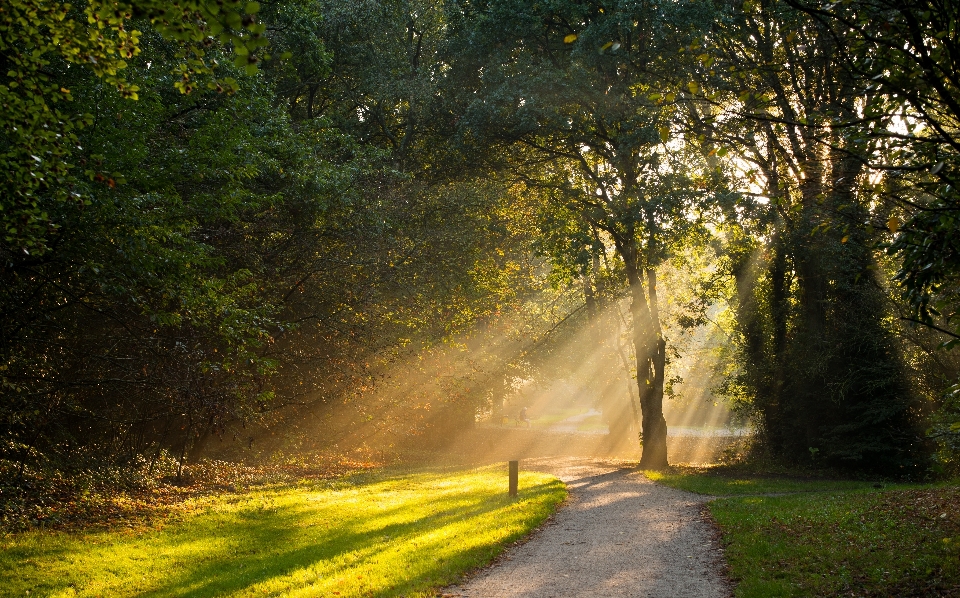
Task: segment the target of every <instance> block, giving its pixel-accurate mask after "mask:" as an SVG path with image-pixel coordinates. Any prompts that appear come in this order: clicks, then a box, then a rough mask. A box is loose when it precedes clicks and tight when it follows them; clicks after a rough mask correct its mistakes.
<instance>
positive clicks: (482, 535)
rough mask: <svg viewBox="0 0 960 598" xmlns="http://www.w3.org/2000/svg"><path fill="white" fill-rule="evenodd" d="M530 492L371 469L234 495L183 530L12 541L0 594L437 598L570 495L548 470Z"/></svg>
mask: <svg viewBox="0 0 960 598" xmlns="http://www.w3.org/2000/svg"><path fill="white" fill-rule="evenodd" d="M520 488H521V491H520V495H519V497H517V498H516V499H511V498H509V497H508V496H507V495H506V471H505V469H504V468H503V467H488V468H482V469H476V470H460V471H433V472H420V473H412V474H405V475H387V474H382V473H380V474H377V473H372V472H367V473H360V474H355V475H352V476H346V477H341V478H338V479H335V480H314V481H308V482H304V483H301V484H297V485H282V486H271V487H262V488H253V489H250V490H249V491H247V492H244V493H239V494H228V495H224V496H221V497H219V498H218V499H217V500H215V501H212V502H208V503H206V504H205V505H204V507H203V508H202V509H198V510H196V511H195V512H193V513H190V514H187V515H184V516H181V517H180V518H179V519H177V520H173V521H172V522H164V521H158V522H154V523H152V524H146V523H144V522H143V521H138V522H137V523H130V524H128V526H127V527H121V526H116V525H114V526H111V527H110V528H108V529H105V530H104V529H101V530H99V531H96V530H90V531H63V530H60V531H50V530H32V531H27V532H19V533H13V534H8V535H7V536H5V537H3V538H2V540H0V595H11V596H13V595H18V596H23V595H26V593H27V591H29V592H30V595H46V596H133V595H137V596H141V595H144V596H213V595H216V596H254V595H257V596H262V595H280V594H283V595H285V596H321V595H322V596H373V595H376V596H400V595H403V596H409V597H415V596H429V595H432V592H434V591H435V590H436V588H438V587H440V586H443V585H445V584H448V583H450V582H453V581H455V580H456V579H457V578H458V576H459V575H461V574H462V573H464V572H465V571H468V570H470V569H473V568H475V567H478V566H481V565H483V564H485V563H487V562H489V561H490V560H491V559H493V558H494V557H495V556H496V555H497V554H498V553H499V552H500V551H501V550H502V549H503V547H504V546H505V545H507V544H509V543H511V542H514V541H516V540H519V539H520V538H522V537H523V536H524V535H525V534H527V533H528V532H529V531H530V530H531V529H533V528H534V527H536V526H537V525H539V524H540V523H542V522H543V521H544V520H545V519H546V518H547V517H548V516H549V515H550V513H552V512H553V510H554V509H555V508H556V506H557V505H558V504H559V503H560V502H561V501H562V500H563V497H564V496H565V490H564V487H563V484H562V483H561V482H560V481H559V480H557V479H556V478H554V477H552V476H549V475H546V474H540V473H534V472H524V473H522V474H521V476H520ZM207 500H208V501H209V498H208V499H207Z"/></svg>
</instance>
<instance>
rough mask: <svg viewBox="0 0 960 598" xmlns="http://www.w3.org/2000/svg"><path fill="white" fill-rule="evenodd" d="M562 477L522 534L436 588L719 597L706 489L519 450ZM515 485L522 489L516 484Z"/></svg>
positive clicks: (530, 466)
mask: <svg viewBox="0 0 960 598" xmlns="http://www.w3.org/2000/svg"><path fill="white" fill-rule="evenodd" d="M520 467H521V469H527V470H538V471H547V472H549V473H552V474H554V475H556V476H557V477H559V478H560V479H561V480H563V481H564V482H565V483H566V484H567V489H568V490H569V492H570V497H569V499H568V501H567V502H566V503H565V504H564V505H563V507H562V508H561V509H560V510H559V511H558V512H557V513H556V514H555V515H554V516H553V517H552V518H551V519H550V520H549V521H548V523H547V524H545V525H544V526H543V527H541V528H540V529H539V530H537V531H536V532H535V533H534V534H533V535H532V536H531V537H530V539H529V541H527V542H525V543H523V544H521V545H519V546H516V547H514V548H512V549H510V550H509V551H507V552H506V553H504V554H503V555H502V557H501V558H500V559H498V560H497V562H495V563H494V564H493V565H491V566H490V567H487V568H486V569H483V570H481V571H479V572H478V573H477V574H476V575H474V576H473V577H472V578H471V579H469V580H467V581H465V582H464V583H462V584H459V585H456V586H451V587H448V588H446V589H445V590H444V593H443V595H444V596H451V597H452V596H462V597H464V598H467V597H469V598H513V597H524V598H573V597H597V598H599V597H604V598H621V597H624V598H627V597H630V598H633V597H637V598H640V597H643V598H726V597H727V596H729V595H730V591H729V588H728V585H727V583H726V581H725V578H724V576H723V574H722V567H723V556H722V553H721V550H720V547H719V544H718V542H717V540H716V538H715V537H714V535H715V534H714V529H713V527H712V526H711V525H710V524H709V523H707V522H706V521H705V520H704V518H703V516H702V506H703V503H704V502H705V501H706V500H707V497H703V496H699V495H696V494H692V493H689V492H684V491H682V490H674V489H672V488H667V487H666V486H661V485H658V484H654V483H653V482H651V481H650V480H648V479H647V478H646V477H645V476H644V475H643V474H642V473H640V472H638V471H637V470H636V469H635V468H631V467H629V466H628V465H627V464H626V463H622V462H616V461H598V460H595V459H577V458H566V459H529V460H525V461H521V463H520ZM521 491H522V489H521Z"/></svg>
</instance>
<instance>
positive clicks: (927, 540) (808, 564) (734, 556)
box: [647, 468, 960, 598]
mask: <svg viewBox="0 0 960 598" xmlns="http://www.w3.org/2000/svg"><path fill="white" fill-rule="evenodd" d="M647 475H648V476H649V477H650V478H651V479H655V480H656V481H659V482H661V483H664V484H666V485H669V486H673V487H676V488H682V489H685V490H691V491H694V492H701V493H703V494H710V495H714V496H726V498H719V499H717V500H714V501H712V502H710V503H708V506H709V510H710V514H711V515H712V516H713V518H714V520H715V521H716V523H717V525H718V527H719V528H720V531H721V533H722V536H723V543H724V545H725V547H726V548H725V556H726V560H727V564H728V567H729V574H730V577H731V578H732V579H733V580H734V581H735V582H736V584H737V585H736V596H738V597H740V598H760V597H763V598H767V597H771V596H784V597H790V596H798V597H799V596H823V597H828V596H862V597H874V596H877V597H879V596H898V597H914V596H915V597H920V596H960V488H958V487H956V486H941V487H931V486H907V485H893V486H889V485H888V486H882V487H881V488H875V487H874V484H872V483H869V482H858V481H844V480H822V479H808V480H804V479H801V478H797V477H792V478H791V477H782V476H781V477H776V476H758V477H751V476H750V475H749V474H747V473H743V472H740V473H736V474H732V475H725V472H724V471H723V470H722V469H700V470H697V469H693V468H686V469H678V468H673V469H671V470H670V471H667V472H664V473H655V472H648V473H647ZM764 493H791V494H786V495H782V496H760V495H759V494H764Z"/></svg>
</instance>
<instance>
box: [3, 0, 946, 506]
mask: <svg viewBox="0 0 960 598" xmlns="http://www.w3.org/2000/svg"><path fill="white" fill-rule="evenodd" d="M958 13H960V6H958V5H957V4H955V3H953V2H949V1H946V0H923V1H920V2H910V3H906V2H899V1H897V0H839V1H837V2H825V1H821V0H742V1H741V0H444V1H426V0H383V1H375V0H350V1H348V2H343V1H333V0H278V1H275V2H274V1H267V0H264V1H263V2H256V1H251V2H244V1H240V0H217V1H216V2H212V1H208V0H180V1H179V2H177V3H174V2H170V1H168V0H141V1H137V2H128V1H124V0H119V1H109V2H108V1H102V0H89V1H84V0H78V1H77V2H76V3H63V2H58V1H54V0H6V1H5V2H4V3H3V5H2V6H0V63H2V67H3V68H2V69H0V72H2V73H5V74H3V75H2V81H0V103H2V107H3V110H2V112H0V128H2V137H0V163H2V172H3V174H2V177H0V185H2V188H0V224H2V228H3V231H2V236H0V386H2V391H0V392H2V400H0V431H2V433H0V497H2V502H0V508H2V510H3V517H4V520H13V519H16V518H17V517H19V516H20V514H21V511H22V510H24V509H28V507H29V505H31V504H33V503H32V502H31V501H36V500H41V499H37V498H36V496H37V494H38V492H39V493H40V494H42V492H41V491H40V490H38V489H41V488H46V489H47V490H49V492H50V493H54V494H55V493H56V492H60V491H61V490H62V489H63V488H68V487H69V488H74V489H75V490H76V489H77V488H83V487H85V486H84V484H91V483H94V482H91V480H94V481H95V482H96V483H101V482H102V483H104V484H107V483H109V484H115V485H124V484H132V483H135V481H136V479H139V478H138V477H137V476H144V475H149V474H151V473H152V472H153V471H154V470H155V469H157V468H163V467H173V468H174V470H175V471H176V476H177V477H180V475H181V473H182V469H183V468H184V467H185V466H188V465H190V464H192V463H197V462H198V461H199V460H201V459H202V458H204V457H205V456H207V455H211V454H217V453H216V451H218V450H220V451H222V450H225V449H223V447H224V446H228V445H229V447H232V448H231V449H230V450H233V451H234V453H232V454H234V455H241V456H243V455H245V456H246V457H248V458H250V459H253V458H254V457H257V458H267V457H268V456H269V455H271V454H274V455H275V454H277V453H278V452H282V453H285V454H287V455H290V454H293V453H295V452H297V451H298V450H303V451H308V450H309V451H319V452H323V451H326V450H333V449H337V450H346V449H347V447H349V448H351V449H352V448H355V447H361V446H362V447H368V448H371V450H374V449H375V450H379V451H380V452H381V454H383V453H384V451H385V452H388V453H389V452H391V451H400V450H401V449H402V448H403V447H408V448H409V447H419V448H421V449H424V450H426V449H441V448H442V447H443V444H444V442H445V441H446V440H448V439H449V438H451V437H453V436H455V435H457V434H459V433H460V432H461V431H463V430H468V429H471V428H473V427H474V426H476V425H477V423H478V422H481V421H485V420H489V419H491V418H500V417H502V415H503V413H505V410H509V409H511V407H510V402H509V397H510V396H511V394H515V393H516V392H517V389H518V387H519V385H521V383H525V381H531V380H544V379H550V378H551V377H554V378H555V377H558V376H560V375H561V374H562V373H563V372H564V371H565V370H569V369H571V368H572V367H573V366H574V364H577V363H578V362H579V361H580V360H584V359H587V358H588V357H589V356H592V355H598V354H601V353H602V354H604V355H608V356H611V357H610V359H609V360H607V362H609V363H610V364H613V365H611V366H610V368H613V369H616V368H620V371H621V373H619V374H617V373H612V372H606V373H604V371H599V370H598V373H597V374H596V375H595V379H592V380H588V381H587V384H589V385H590V386H593V387H600V386H603V385H604V384H607V383H608V382H609V380H613V379H615V378H617V376H620V377H621V378H624V379H627V380H629V384H628V385H627V386H628V388H627V390H626V391H623V390H622V389H620V388H619V387H618V389H617V392H618V393H620V394H624V392H626V393H629V395H626V394H624V396H625V397H627V396H628V398H625V399H623V401H621V403H622V404H621V405H620V408H619V410H618V411H615V412H613V411H611V412H610V413H615V415H608V414H607V413H606V412H605V417H607V419H608V422H609V424H610V430H611V433H618V434H621V435H625V436H626V437H628V439H629V442H631V443H633V446H635V447H636V448H637V449H638V450H639V449H640V447H642V457H641V462H640V465H641V467H642V468H644V469H651V470H657V469H663V468H665V467H667V465H668V464H669V463H672V462H673V461H671V456H670V454H669V452H668V450H667V437H668V427H667V422H666V420H665V418H664V415H663V414H664V409H665V405H668V404H669V403H670V401H672V400H675V392H674V386H675V385H676V384H678V383H679V379H678V378H677V374H676V372H675V371H673V370H671V368H673V367H674V366H675V364H676V363H678V362H679V360H680V359H681V358H682V356H683V346H684V345H683V342H682V339H683V338H686V337H687V336H689V335H691V334H694V333H697V332H698V331H699V332H700V333H701V334H705V335H708V336H710V337H711V338H713V339H715V341H716V342H715V343H714V345H713V348H712V350H713V353H714V359H713V361H712V362H711V365H710V368H712V369H711V372H710V375H709V376H707V378H709V380H710V382H709V384H710V385H711V393H712V395H711V396H713V397H715V399H716V400H718V401H722V402H725V403H726V404H727V405H729V406H730V408H731V409H732V411H733V413H734V416H735V417H736V418H738V419H737V421H740V422H743V425H744V426H747V427H749V429H750V430H752V436H751V441H750V446H749V447H748V448H747V449H746V457H745V458H763V459H768V460H772V461H773V462H777V463H782V464H786V465H797V464H800V465H805V464H811V463H815V464H817V465H822V466H827V467H831V468H835V469H836V470H839V471H846V472H851V473H853V474H858V475H860V474H863V475H876V476H883V477H885V478H887V479H897V480H916V481H919V480H933V479H940V478H944V477H949V476H953V475H956V474H957V473H958V472H960V384H958V382H960V358H958V355H960V354H958V353H957V351H956V349H954V347H955V345H956V344H957V343H958V340H960V312H958V308H960V295H958V284H960V235H958V234H957V226H958V218H960V190H958V184H960V181H958V178H960V43H958V36H957V23H958ZM584 331H587V332H584ZM578 335H579V336H578ZM574 337H576V339H577V340H576V342H575V343H572V344H571V343H570V342H568V341H569V340H570V339H571V338H574ZM611 339H615V340H611ZM610 368H608V369H610ZM622 372H627V374H626V375H624V374H623V373H622ZM617 379H619V378H617ZM621 386H622V385H621ZM611 392H612V391H611ZM618 396H619V395H618ZM505 399H506V400H507V403H506V405H507V406H505V403H504V401H505Z"/></svg>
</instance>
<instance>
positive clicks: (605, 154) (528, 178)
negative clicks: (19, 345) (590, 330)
mask: <svg viewBox="0 0 960 598" xmlns="http://www.w3.org/2000/svg"><path fill="white" fill-rule="evenodd" d="M455 9H456V13H455V14H454V15H453V16H451V17H450V20H451V27H455V28H456V30H457V33H456V34H455V37H454V39H455V41H454V42H453V43H452V45H451V46H450V48H449V51H450V52H451V62H453V61H454V60H455V63H454V66H453V68H454V70H458V69H459V73H460V74H461V75H463V74H466V75H468V76H465V77H464V78H463V79H461V78H457V79H456V82H457V84H458V85H461V86H463V88H464V89H465V90H466V91H467V93H466V94H465V96H461V97H464V98H465V99H464V103H465V105H464V108H463V116H462V118H461V120H460V125H461V127H462V128H463V130H464V133H463V135H464V139H465V141H467V142H470V143H476V144H478V145H482V144H486V143H496V145H497V147H498V148H502V151H503V152H504V155H505V156H506V157H507V159H508V160H509V171H510V172H511V173H512V176H514V177H515V180H517V181H518V182H522V183H523V184H524V185H526V186H528V187H529V188H531V189H536V190H538V191H540V192H542V193H543V194H544V195H545V196H546V197H548V198H549V200H550V201H552V202H554V203H555V204H556V205H557V207H558V209H559V210H561V211H562V212H564V214H565V216H564V220H567V221H569V222H573V223H575V224H573V225H572V226H567V225H563V226H564V229H563V230H567V231H569V233H570V234H571V236H570V237H569V240H568V245H569V248H570V249H571V250H573V251H575V252H577V253H579V254H581V255H589V254H591V253H596V251H598V250H600V247H599V246H601V245H604V244H608V245H609V246H611V247H612V248H614V249H615V253H616V255H617V257H618V258H619V260H620V261H621V262H622V265H623V272H624V276H625V278H626V282H627V284H628V287H629V290H630V295H631V315H632V324H633V333H632V338H633V345H634V349H635V355H636V369H637V383H638V386H639V397H640V399H639V400H640V406H641V412H642V423H641V426H640V427H641V430H642V442H643V457H642V461H641V464H642V465H643V466H644V467H651V468H657V467H664V466H666V464H667V452H666V434H667V430H666V422H665V420H664V418H663V396H664V395H663V392H664V383H665V376H664V369H665V365H666V339H665V337H664V333H663V328H662V324H661V317H660V295H659V293H660V291H659V289H658V287H657V267H658V265H659V264H660V263H661V262H662V261H663V259H664V258H665V256H666V255H667V254H668V252H669V251H670V247H671V244H673V243H674V242H678V241H679V240H680V239H682V237H683V235H685V234H686V233H687V231H688V229H689V228H690V227H692V226H695V225H696V223H697V221H698V215H697V210H698V208H697V202H698V201H699V200H700V199H702V198H703V197H704V193H703V192H702V191H700V190H699V189H698V187H697V185H696V184H694V183H693V179H694V178H695V177H696V176H697V174H696V172H697V170H698V168H699V166H698V165H697V164H696V162H695V161H693V157H694V156H691V155H687V154H685V153H684V152H683V151H682V150H681V149H680V147H679V146H678V145H677V146H676V147H675V146H674V145H671V144H670V140H671V138H672V137H673V133H672V131H673V127H672V119H673V114H674V111H675V106H676V102H675V99H676V92H674V91H671V92H669V94H670V98H669V99H665V98H658V99H651V98H648V97H647V93H646V92H648V91H649V90H650V89H651V88H652V86H654V84H655V83H654V82H655V81H658V77H660V79H659V80H664V79H668V77H667V75H666V73H667V71H668V70H673V69H676V66H677V63H676V61H675V60H676V59H675V57H676V56H677V55H678V51H679V49H680V48H681V47H683V46H684V45H685V44H687V43H690V40H691V39H693V38H694V37H695V36H697V35H699V32H700V30H701V27H702V26H703V25H705V23H706V21H707V20H708V19H709V16H708V15H706V14H705V12H704V11H703V10H702V7H701V6H699V5H697V6H695V5H694V4H693V3H686V2H629V3H618V2H600V3H593V2H590V3H588V2H574V1H571V2H554V3H548V4H544V3H537V2H524V1H521V2H516V1H510V2H507V1H484V2H465V3H460V4H458V5H456V7H455ZM658 100H660V101H658ZM701 170H702V169H701ZM590 231H596V232H597V233H598V234H597V235H593V234H591V232H590ZM591 248H592V249H591ZM583 269H584V272H585V271H586V270H587V267H586V263H584V264H583Z"/></svg>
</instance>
